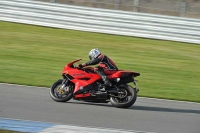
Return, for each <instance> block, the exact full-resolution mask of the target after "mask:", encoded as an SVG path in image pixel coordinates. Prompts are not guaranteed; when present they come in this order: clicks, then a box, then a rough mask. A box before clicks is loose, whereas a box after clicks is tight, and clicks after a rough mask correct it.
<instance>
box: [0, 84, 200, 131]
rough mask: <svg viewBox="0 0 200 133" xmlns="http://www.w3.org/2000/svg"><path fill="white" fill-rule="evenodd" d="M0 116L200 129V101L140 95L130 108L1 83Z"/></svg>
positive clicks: (114, 126) (143, 127) (136, 128)
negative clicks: (62, 100) (60, 97)
mask: <svg viewBox="0 0 200 133" xmlns="http://www.w3.org/2000/svg"><path fill="white" fill-rule="evenodd" d="M0 117H3V118H12V119H23V120H33V121H42V122H53V123H58V124H65V125H76V126H87V127H102V128H112V129H124V130H133V131H138V132H140V133H145V132H154V133H200V104H199V103H192V102H179V101H170V100H159V99H150V98H141V97H138V99H137V101H136V103H135V104H134V105H133V106H132V107H130V108H129V109H119V108H115V107H113V106H112V105H111V104H109V103H108V104H97V103H86V102H80V101H75V100H70V101H69V102H66V103H59V102H55V101H53V100H52V99H51V98H50V96H49V89H47V88H39V87H28V86H18V85H8V84H0Z"/></svg>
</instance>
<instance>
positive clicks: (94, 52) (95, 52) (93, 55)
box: [89, 48, 101, 60]
mask: <svg viewBox="0 0 200 133" xmlns="http://www.w3.org/2000/svg"><path fill="white" fill-rule="evenodd" d="M100 54H101V52H100V51H99V49H98V48H94V49H92V50H90V52H89V59H90V60H94V59H95V58H97V57H98V56H99V55H100Z"/></svg>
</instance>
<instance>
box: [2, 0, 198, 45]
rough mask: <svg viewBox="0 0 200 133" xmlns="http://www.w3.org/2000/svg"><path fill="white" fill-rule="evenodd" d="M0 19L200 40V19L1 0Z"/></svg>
mask: <svg viewBox="0 0 200 133" xmlns="http://www.w3.org/2000/svg"><path fill="white" fill-rule="evenodd" d="M0 20H2V21H10V22H18V23H25V24H34V25H40V26H49V27H57V28H65V29H72V30H81V31H89V32H98V33H107V34H116V35H126V36H135V37H144V38H151V39H163V40H171V41H180V42H189V43H196V44H200V19H191V18H181V17H169V16H162V15H150V14H141V13H133V12H125V11H115V10H106V9H96V8H87V7H79V6H70V5H62V4H56V3H45V2H36V1H32V0H9V1H8V0H1V1H0Z"/></svg>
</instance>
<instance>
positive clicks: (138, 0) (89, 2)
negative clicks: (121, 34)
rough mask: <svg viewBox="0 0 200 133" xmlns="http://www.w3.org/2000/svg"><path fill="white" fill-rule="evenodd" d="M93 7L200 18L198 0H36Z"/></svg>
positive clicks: (199, 2)
mask: <svg viewBox="0 0 200 133" xmlns="http://www.w3.org/2000/svg"><path fill="white" fill-rule="evenodd" d="M37 1H44V2H52V3H61V4H68V5H77V6H85V7H94V8H104V9H113V10H124V11H130V12H142V13H150V14H161V15H169V16H180V17H189V18H200V0H37Z"/></svg>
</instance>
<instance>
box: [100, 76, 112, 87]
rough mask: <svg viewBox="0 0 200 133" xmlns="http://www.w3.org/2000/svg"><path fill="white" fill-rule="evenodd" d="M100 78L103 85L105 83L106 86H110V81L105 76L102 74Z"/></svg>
mask: <svg viewBox="0 0 200 133" xmlns="http://www.w3.org/2000/svg"><path fill="white" fill-rule="evenodd" d="M102 79H103V82H104V85H105V87H106V88H108V87H111V86H112V83H111V82H110V81H109V79H108V77H107V76H102Z"/></svg>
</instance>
